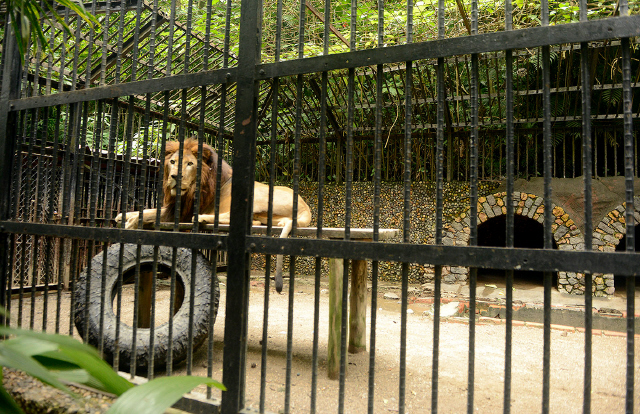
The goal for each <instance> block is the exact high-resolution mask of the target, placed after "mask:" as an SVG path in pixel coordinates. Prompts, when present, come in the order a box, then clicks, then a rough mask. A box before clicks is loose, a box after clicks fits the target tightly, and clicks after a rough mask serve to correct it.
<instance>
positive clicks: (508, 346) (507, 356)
mask: <svg viewBox="0 0 640 414" xmlns="http://www.w3.org/2000/svg"><path fill="white" fill-rule="evenodd" d="M512 29H513V5H512V2H511V0H506V4H505V30H507V31H510V30H512ZM505 72H506V73H505V86H506V97H505V101H506V102H505V105H506V116H507V125H506V153H507V160H506V163H507V165H506V170H507V197H506V200H507V203H506V204H507V206H506V207H507V217H506V225H505V227H506V234H505V245H506V247H507V248H513V247H514V236H515V229H514V227H515V215H514V214H515V205H514V204H515V200H514V197H513V183H514V179H515V177H514V173H515V161H514V158H515V145H514V134H513V129H514V128H513V51H512V50H511V49H509V50H506V51H505ZM505 290H506V324H505V347H504V391H503V402H502V406H503V412H504V414H509V413H510V412H511V381H512V378H511V366H512V359H511V358H512V354H513V270H507V271H506V289H505Z"/></svg>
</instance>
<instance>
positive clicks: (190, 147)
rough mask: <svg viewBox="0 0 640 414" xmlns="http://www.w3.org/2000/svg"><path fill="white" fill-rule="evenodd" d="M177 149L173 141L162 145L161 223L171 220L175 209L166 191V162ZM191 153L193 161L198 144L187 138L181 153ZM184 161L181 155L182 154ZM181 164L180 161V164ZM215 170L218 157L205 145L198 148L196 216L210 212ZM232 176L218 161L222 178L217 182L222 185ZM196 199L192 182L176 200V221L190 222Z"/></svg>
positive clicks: (178, 148)
mask: <svg viewBox="0 0 640 414" xmlns="http://www.w3.org/2000/svg"><path fill="white" fill-rule="evenodd" d="M179 150H180V143H179V142H177V141H169V142H167V144H166V149H165V159H164V178H163V180H162V188H163V191H164V200H163V207H164V208H166V210H165V211H164V214H163V217H162V221H169V222H171V221H173V219H174V214H175V209H176V197H175V196H172V195H171V188H169V168H168V163H169V160H170V158H171V156H172V155H173V154H174V153H175V152H177V151H179ZM187 152H191V153H192V154H193V156H194V157H196V159H197V158H198V141H197V140H194V139H187V140H185V141H184V150H183V154H186V153H187ZM183 160H184V155H183ZM183 162H184V161H183ZM217 170H218V154H217V153H216V152H215V151H214V150H213V148H211V147H210V146H209V145H207V144H203V146H202V175H201V177H200V211H199V212H200V213H201V214H202V213H205V212H207V213H210V212H212V211H213V208H212V205H213V203H214V201H215V196H216V175H217ZM232 174H233V170H232V169H231V166H230V165H229V164H228V163H227V162H226V161H225V160H222V175H221V179H220V183H221V184H224V183H226V182H227V181H228V180H229V179H231V176H232ZM195 199H196V182H195V181H194V182H193V184H192V185H191V186H190V187H189V188H188V190H187V192H186V193H185V194H184V195H182V196H181V197H180V222H182V223H190V222H191V221H192V217H193V213H194V202H195Z"/></svg>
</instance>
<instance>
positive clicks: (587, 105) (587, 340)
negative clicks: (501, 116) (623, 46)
mask: <svg viewBox="0 0 640 414" xmlns="http://www.w3.org/2000/svg"><path fill="white" fill-rule="evenodd" d="M587 7H588V6H587V2H586V0H581V1H580V21H587V11H588V9H587ZM590 60H591V56H590V53H589V43H587V42H583V43H580V76H581V80H582V176H583V179H584V250H586V251H590V250H592V249H593V240H592V234H593V204H592V192H591V188H592V184H591V176H592V174H593V168H592V153H593V151H592V144H591V81H590V79H591V68H590ZM584 280H585V291H584V293H585V295H584V298H585V301H584V308H585V313H584V317H585V319H584V327H585V331H584V383H583V397H582V398H583V408H582V412H583V413H585V414H589V413H590V412H591V370H592V352H593V346H592V337H593V332H592V327H593V312H592V309H593V294H592V286H593V274H592V273H591V272H585V274H584Z"/></svg>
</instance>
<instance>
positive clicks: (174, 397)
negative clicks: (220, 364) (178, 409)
mask: <svg viewBox="0 0 640 414" xmlns="http://www.w3.org/2000/svg"><path fill="white" fill-rule="evenodd" d="M201 384H205V385H208V386H210V387H216V388H219V389H221V390H223V391H225V390H226V388H225V387H224V385H222V384H221V383H219V382H218V381H214V380H212V379H210V378H203V377H191V376H185V377H161V378H156V379H154V380H153V381H150V382H147V383H146V384H142V385H138V386H137V387H135V388H132V389H130V390H129V391H127V392H125V393H124V394H122V396H120V398H118V400H117V401H116V402H115V403H114V404H113V405H112V406H111V408H110V409H109V411H107V414H131V413H136V414H157V413H163V412H164V411H165V410H166V409H167V408H169V407H171V406H172V405H173V404H175V402H176V401H178V400H179V399H180V397H182V395H183V394H186V393H187V392H189V391H191V390H192V389H194V388H195V387H197V386H198V385H201Z"/></svg>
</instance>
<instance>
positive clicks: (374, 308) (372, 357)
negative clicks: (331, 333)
mask: <svg viewBox="0 0 640 414" xmlns="http://www.w3.org/2000/svg"><path fill="white" fill-rule="evenodd" d="M325 15H326V14H325ZM325 36H326V34H325ZM378 47H384V0H378ZM383 82H384V66H383V65H382V64H378V65H377V66H376V124H375V138H374V139H375V141H374V167H373V168H374V177H373V181H374V183H373V240H374V241H378V239H379V233H380V193H381V189H380V187H381V185H380V184H381V181H382V171H381V170H382V105H383V103H382V83H383ZM378 266H379V262H378V261H377V260H374V261H373V262H372V264H371V333H370V339H369V389H368V401H367V408H368V413H369V414H373V412H374V394H375V378H376V377H375V374H376V373H375V369H376V321H377V316H378V313H377V312H378Z"/></svg>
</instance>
